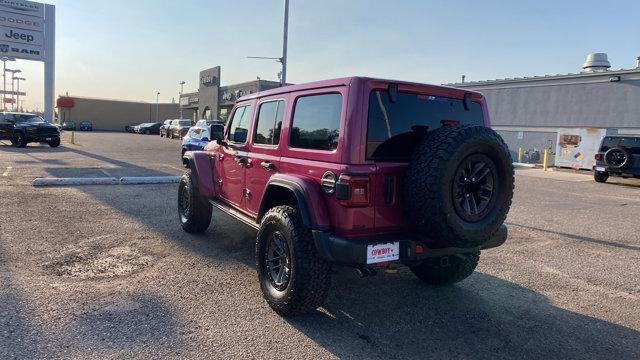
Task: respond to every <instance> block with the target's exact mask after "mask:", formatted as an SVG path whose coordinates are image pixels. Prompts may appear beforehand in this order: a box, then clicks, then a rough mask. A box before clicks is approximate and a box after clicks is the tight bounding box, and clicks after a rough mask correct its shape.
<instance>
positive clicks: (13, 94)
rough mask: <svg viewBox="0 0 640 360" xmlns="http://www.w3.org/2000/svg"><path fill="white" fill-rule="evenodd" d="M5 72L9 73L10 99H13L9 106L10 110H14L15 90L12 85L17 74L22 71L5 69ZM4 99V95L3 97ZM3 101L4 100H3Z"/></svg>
mask: <svg viewBox="0 0 640 360" xmlns="http://www.w3.org/2000/svg"><path fill="white" fill-rule="evenodd" d="M5 70H6V71H7V72H10V73H11V93H12V94H11V98H12V99H13V104H12V106H11V108H12V109H13V110H15V109H16V101H15V88H14V83H15V79H16V74H17V73H21V72H22V70H20V69H16V70H12V69H5ZM5 97H6V95H5ZM3 101H4V100H3Z"/></svg>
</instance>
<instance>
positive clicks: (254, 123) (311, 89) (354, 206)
mask: <svg viewBox="0 0 640 360" xmlns="http://www.w3.org/2000/svg"><path fill="white" fill-rule="evenodd" d="M488 126H489V117H488V115H487V106H486V102H485V99H484V98H483V96H482V95H481V94H479V93H475V92H470V91H467V90H460V89H454V88H448V87H442V86H432V85H424V84H416V83H408V82H400V81H389V80H379V79H370V78H361V77H353V78H344V79H336V80H327V81H320V82H314V83H308V84H300V85H293V86H287V87H282V88H278V89H274V90H269V91H264V92H260V93H256V94H251V95H249V96H245V97H242V98H240V99H239V100H238V101H237V102H236V104H235V106H234V109H233V112H232V114H231V117H230V120H229V122H228V124H227V126H226V128H223V127H222V125H212V126H211V138H212V140H215V141H212V142H211V143H209V144H208V145H207V147H206V148H205V149H204V151H194V152H188V153H187V154H186V157H187V160H188V166H189V168H190V169H189V172H187V173H186V174H185V175H184V176H183V177H182V180H181V181H180V185H179V192H178V211H179V218H180V223H181V224H182V228H183V229H184V230H185V231H187V232H204V231H205V230H206V229H207V228H208V227H209V224H210V222H211V213H212V207H216V208H218V209H220V210H222V211H223V212H225V213H227V214H229V215H231V216H233V217H235V218H236V219H238V220H240V221H242V222H243V223H245V224H247V225H249V226H252V227H254V228H255V229H256V230H258V235H257V239H256V266H257V272H258V278H259V281H260V286H261V289H262V292H263V294H264V297H265V298H266V300H267V302H268V303H269V305H270V306H271V307H272V308H273V309H274V310H275V311H276V312H278V313H279V314H281V315H295V314H300V313H304V312H307V311H309V310H311V309H315V308H317V307H319V306H321V305H322V303H323V301H324V299H325V297H326V295H327V291H328V289H329V286H330V279H331V264H332V263H337V264H342V265H348V266H352V267H355V268H356V269H357V270H358V272H359V274H361V275H363V276H364V275H373V274H375V270H374V269H375V267H389V266H391V265H393V264H396V263H400V264H404V265H407V266H409V268H410V269H411V271H412V272H413V273H414V274H415V275H416V276H417V277H418V278H420V279H421V280H423V281H425V282H427V283H429V284H436V285H441V284H447V283H453V282H457V281H460V280H463V279H464V278H466V277H468V276H469V275H471V274H472V273H473V271H474V269H475V267H476V265H477V263H478V259H479V255H480V250H483V249H488V248H492V247H496V246H499V245H501V244H502V243H504V241H505V240H506V237H507V229H506V227H505V225H504V224H503V222H504V220H505V218H506V216H507V212H508V211H509V207H510V205H511V198H512V196H513V187H514V175H513V167H512V164H511V157H510V155H509V151H508V149H507V146H506V144H505V143H504V141H503V140H502V138H501V137H500V136H499V135H498V134H497V133H495V132H494V131H493V130H491V129H489V127H488Z"/></svg>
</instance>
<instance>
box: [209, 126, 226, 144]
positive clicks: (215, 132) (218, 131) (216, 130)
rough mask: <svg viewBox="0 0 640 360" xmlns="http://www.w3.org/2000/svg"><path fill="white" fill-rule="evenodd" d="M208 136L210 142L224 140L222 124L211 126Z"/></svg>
mask: <svg viewBox="0 0 640 360" xmlns="http://www.w3.org/2000/svg"><path fill="white" fill-rule="evenodd" d="M209 134H211V141H222V139H224V125H222V124H213V125H211V128H210V129H209Z"/></svg>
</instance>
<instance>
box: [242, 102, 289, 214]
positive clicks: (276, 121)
mask: <svg viewBox="0 0 640 360" xmlns="http://www.w3.org/2000/svg"><path fill="white" fill-rule="evenodd" d="M285 105H286V104H285V99H284V98H283V97H282V96H280V97H275V98H267V99H262V100H261V101H260V102H259V103H258V105H257V115H256V120H255V122H254V126H253V132H252V136H251V142H250V144H249V146H248V147H249V155H248V159H247V170H246V190H245V192H246V194H245V197H246V210H247V211H248V212H249V213H250V214H252V215H254V216H255V215H257V214H258V211H259V209H260V201H261V199H262V195H263V193H264V189H265V186H266V185H267V182H268V181H269V178H270V177H271V175H272V174H274V173H275V172H277V171H278V170H279V168H280V152H279V151H280V150H279V148H280V133H281V129H282V120H283V118H284V112H285Z"/></svg>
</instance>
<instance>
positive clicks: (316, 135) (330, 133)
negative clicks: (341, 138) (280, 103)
mask: <svg viewBox="0 0 640 360" xmlns="http://www.w3.org/2000/svg"><path fill="white" fill-rule="evenodd" d="M341 112H342V95H341V94H322V95H311V96H304V97H300V98H298V100H297V101H296V105H295V109H294V113H293V122H292V125H291V140H290V143H291V147H294V148H302V149H317V150H335V149H336V148H337V147H338V135H339V127H340V113H341Z"/></svg>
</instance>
